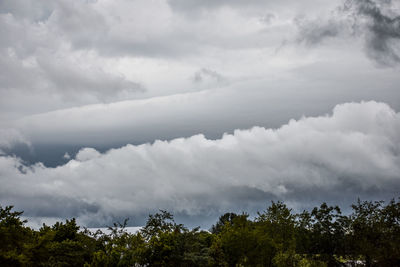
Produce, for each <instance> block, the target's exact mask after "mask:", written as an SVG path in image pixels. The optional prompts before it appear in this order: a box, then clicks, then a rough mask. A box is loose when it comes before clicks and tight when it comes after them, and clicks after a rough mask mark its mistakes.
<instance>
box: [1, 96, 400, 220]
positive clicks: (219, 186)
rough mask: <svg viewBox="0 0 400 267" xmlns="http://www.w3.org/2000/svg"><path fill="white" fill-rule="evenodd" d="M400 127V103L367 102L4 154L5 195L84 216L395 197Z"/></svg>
mask: <svg viewBox="0 0 400 267" xmlns="http://www.w3.org/2000/svg"><path fill="white" fill-rule="evenodd" d="M399 131H400V113H396V112H395V111H394V110H393V109H391V108H390V107H389V106H388V105H386V104H384V103H377V102H362V103H347V104H341V105H338V106H336V107H335V108H334V110H333V113H332V114H331V115H325V116H320V117H303V118H302V119H300V120H297V121H296V120H291V121H290V122H289V123H288V124H286V125H283V126H282V127H280V128H278V129H266V128H262V127H254V128H252V129H249V130H237V131H235V132H234V133H233V134H226V135H224V136H223V137H222V138H221V139H217V140H210V139H207V138H205V137H204V136H203V135H195V136H192V137H190V138H178V139H174V140H171V141H169V142H167V141H155V142H154V143H152V144H143V145H137V146H134V145H126V146H124V147H121V148H118V149H112V150H109V151H107V152H106V153H103V154H101V153H98V152H97V151H95V150H94V149H90V148H85V149H82V150H81V151H80V152H79V153H78V154H77V155H76V156H75V159H73V160H70V161H69V162H68V163H66V164H65V165H61V166H58V167H56V168H46V167H45V166H43V165H42V164H36V165H32V166H25V165H24V164H23V163H22V162H21V161H20V160H19V159H18V158H15V157H7V156H1V157H0V181H1V182H2V184H3V186H2V187H1V189H0V201H1V202H2V203H10V202H11V201H12V200H18V208H20V209H26V210H27V214H30V215H31V216H33V217H35V216H36V217H40V216H43V217H46V216H47V217H62V216H76V217H78V219H79V221H80V222H81V223H83V224H86V225H89V224H90V225H94V223H95V222H96V223H97V224H102V223H105V222H108V220H109V219H110V218H120V217H123V216H126V215H129V216H131V217H133V218H134V219H135V218H136V217H140V216H143V214H146V213H148V212H153V211H155V210H157V209H159V208H161V209H168V210H170V211H172V212H174V213H178V214H180V215H181V216H183V215H185V216H186V218H191V217H196V218H198V216H200V215H202V216H205V217H207V216H210V217H212V216H216V214H218V213H220V212H222V211H227V210H235V211H240V209H243V210H251V211H254V210H256V209H262V208H264V205H266V203H268V202H269V201H270V199H282V200H285V201H288V203H291V205H292V206H293V207H295V208H300V207H306V206H307V207H309V206H310V205H313V204H314V203H318V202H320V201H324V200H327V199H328V200H329V199H332V200H337V199H339V200H340V201H341V202H342V203H344V204H346V205H348V204H349V203H351V202H353V201H354V200H355V198H356V197H357V196H359V197H368V198H369V199H379V198H384V199H386V198H390V197H394V196H396V194H398V190H399V189H400V176H399V173H400V167H399V166H400V158H399V155H400V146H399V144H400V139H399V135H398V133H399ZM21 170H22V171H21ZM54 199H58V200H60V201H54ZM36 200H37V201H36ZM72 200H73V201H72ZM71 201H72V202H71ZM48 203H52V205H56V206H57V207H58V208H59V209H60V210H62V209H63V208H64V206H66V207H67V211H66V213H58V212H55V210H56V209H55V208H54V209H51V208H49V205H48ZM54 203H55V204H54ZM73 206H77V207H80V208H82V210H83V212H80V211H79V210H78V209H72V208H71V209H70V208H68V207H73ZM53 207H54V206H53ZM41 210H42V211H41ZM206 215H207V216H206ZM196 223H197V224H201V223H202V222H201V221H197V222H196Z"/></svg>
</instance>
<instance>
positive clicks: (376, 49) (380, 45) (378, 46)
mask: <svg viewBox="0 0 400 267" xmlns="http://www.w3.org/2000/svg"><path fill="white" fill-rule="evenodd" d="M345 8H346V9H347V10H351V11H352V12H354V14H356V15H358V16H362V17H363V18H365V19H367V25H366V27H367V29H368V32H367V34H366V38H367V42H366V48H367V53H368V56H370V57H371V58H372V59H373V60H375V61H376V62H377V63H378V64H380V65H383V66H394V65H396V64H398V63H399V62H400V54H399V49H400V46H399V41H400V14H399V10H396V9H395V8H394V6H393V2H392V1H379V0H378V1H373V0H347V1H346V5H345Z"/></svg>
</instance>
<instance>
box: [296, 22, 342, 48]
mask: <svg viewBox="0 0 400 267" xmlns="http://www.w3.org/2000/svg"><path fill="white" fill-rule="evenodd" d="M294 21H295V23H296V24H297V27H298V29H299V34H298V38H297V41H298V42H300V43H305V44H306V45H317V44H319V43H321V42H322V41H323V40H325V39H327V38H330V37H336V36H337V35H338V34H339V33H341V32H342V28H343V25H342V24H340V23H338V22H337V21H336V20H333V19H332V20H330V21H327V22H325V21H323V20H312V21H308V20H304V18H303V19H302V18H297V19H295V20H294Z"/></svg>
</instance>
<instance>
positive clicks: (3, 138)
mask: <svg viewBox="0 0 400 267" xmlns="http://www.w3.org/2000/svg"><path fill="white" fill-rule="evenodd" d="M18 144H23V145H27V146H28V147H30V146H31V143H30V141H29V140H28V139H27V138H26V137H25V136H24V135H23V134H22V133H21V132H19V131H18V130H17V129H12V128H11V129H10V128H9V129H0V152H1V149H2V148H3V149H10V148H12V147H13V146H15V145H18Z"/></svg>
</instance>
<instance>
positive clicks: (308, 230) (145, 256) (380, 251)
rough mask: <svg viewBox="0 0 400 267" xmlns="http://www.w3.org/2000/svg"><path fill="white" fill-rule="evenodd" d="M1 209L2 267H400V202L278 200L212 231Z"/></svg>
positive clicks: (165, 222)
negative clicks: (36, 220)
mask: <svg viewBox="0 0 400 267" xmlns="http://www.w3.org/2000/svg"><path fill="white" fill-rule="evenodd" d="M399 200H400V199H399ZM21 214H22V212H17V211H13V207H12V206H7V207H5V208H2V207H0V266H304V267H313V266H327V267H328V266H400V202H399V201H395V200H392V201H390V202H388V203H387V204H385V203H384V202H383V201H380V202H371V201H364V202H361V201H358V202H357V203H356V204H354V205H352V213H351V214H350V215H347V216H346V215H343V214H342V213H341V210H340V208H339V207H337V206H335V207H333V206H328V205H327V204H325V203H323V204H322V205H321V206H320V207H316V208H314V209H313V210H311V211H304V212H302V213H300V214H295V213H293V211H292V210H291V209H289V208H288V207H287V206H286V205H285V204H284V203H283V202H272V204H271V205H270V206H269V207H268V208H267V209H266V210H265V211H263V212H261V213H258V215H257V216H256V217H255V218H254V219H249V216H248V214H245V213H243V214H235V213H226V214H224V215H222V216H221V217H220V218H219V220H218V221H217V222H216V224H215V225H213V226H212V228H211V229H210V231H202V230H200V229H199V228H195V229H188V228H186V227H185V226H184V225H182V224H177V223H176V222H175V221H174V219H173V216H172V215H171V214H170V213H169V212H166V211H160V212H159V213H156V214H154V215H150V216H149V218H148V220H147V223H146V225H145V226H144V227H143V228H142V229H141V230H140V231H138V232H136V233H128V232H127V231H126V230H125V226H126V221H125V222H124V223H117V224H114V226H113V227H110V231H109V233H103V232H101V231H97V232H96V233H92V232H90V231H88V230H87V229H84V230H81V231H80V227H79V226H77V224H76V221H75V219H72V220H66V221H65V222H57V223H56V224H54V225H53V226H47V225H43V227H41V228H40V229H39V230H33V229H31V228H29V227H26V226H25V223H26V221H23V220H22V219H21V217H20V216H21Z"/></svg>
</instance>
